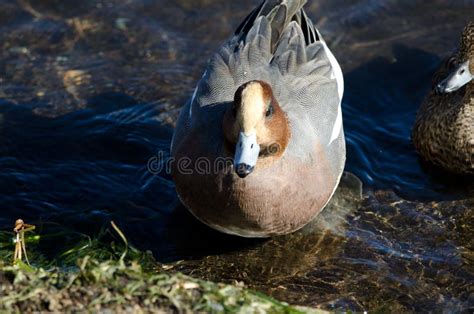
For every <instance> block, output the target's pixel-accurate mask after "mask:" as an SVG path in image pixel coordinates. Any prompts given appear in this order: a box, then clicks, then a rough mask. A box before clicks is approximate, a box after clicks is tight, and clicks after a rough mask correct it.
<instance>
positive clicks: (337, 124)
mask: <svg viewBox="0 0 474 314" xmlns="http://www.w3.org/2000/svg"><path fill="white" fill-rule="evenodd" d="M320 38H321V36H320ZM321 43H322V44H323V47H324V51H325V52H326V56H327V57H328V59H329V62H330V63H331V68H332V74H331V78H336V82H337V93H338V95H339V106H338V108H337V117H336V121H334V126H333V128H332V134H331V140H330V141H329V144H328V145H331V144H332V142H334V141H335V140H336V139H337V138H338V137H339V135H340V134H341V132H342V110H341V102H342V96H343V95H344V76H343V75H342V70H341V66H340V65H339V63H338V62H337V60H336V57H334V55H333V54H332V52H331V50H329V48H328V46H327V45H326V42H324V40H323V39H322V38H321Z"/></svg>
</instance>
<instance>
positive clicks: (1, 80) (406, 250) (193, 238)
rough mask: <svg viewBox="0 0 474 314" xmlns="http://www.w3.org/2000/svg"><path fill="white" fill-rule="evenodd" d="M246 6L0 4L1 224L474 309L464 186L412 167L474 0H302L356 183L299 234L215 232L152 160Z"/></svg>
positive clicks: (280, 283) (316, 298)
mask: <svg viewBox="0 0 474 314" xmlns="http://www.w3.org/2000/svg"><path fill="white" fill-rule="evenodd" d="M79 3H80V4H79ZM257 3H258V1H256V0H254V1H251V0H242V1H217V0H198V1H185V0H175V1H165V0H155V1H151V0H136V1H125V0H115V1H80V2H79V1H72V0H67V1H66V0H29V1H28V0H21V1H10V0H0V44H1V50H0V169H1V170H2V171H1V172H0V228H1V229H2V230H10V229H11V227H12V224H13V221H14V220H15V219H16V218H19V217H21V218H23V219H24V220H25V221H27V222H30V223H35V224H37V225H38V226H40V228H39V229H40V232H44V233H48V232H49V231H48V226H49V225H50V224H52V223H58V224H60V225H61V226H63V227H64V228H68V229H70V230H76V231H78V232H82V233H87V234H90V235H93V234H94V233H95V232H98V231H99V230H100V229H101V228H102V227H103V226H104V225H105V224H107V223H108V222H109V221H110V220H111V219H115V220H116V221H117V223H118V224H119V225H120V226H121V227H122V228H123V230H124V231H125V233H126V234H127V236H128V237H129V238H130V239H131V240H132V242H133V243H134V244H135V245H136V246H138V247H140V248H142V249H150V250H152V251H153V253H154V255H155V257H156V258H157V259H158V260H159V261H162V262H176V261H178V260H182V261H181V262H179V263H177V264H176V263H174V264H172V265H173V269H177V270H180V271H183V272H186V273H190V274H192V275H194V276H198V277H202V278H206V279H212V280H216V281H227V282H232V281H234V280H237V281H244V282H245V283H246V284H248V285H249V286H251V287H253V288H255V289H258V290H261V291H264V292H266V293H269V294H271V295H273V296H275V297H277V298H279V299H282V300H286V301H289V302H292V303H296V304H302V305H311V306H322V307H323V308H328V309H331V308H339V309H352V310H359V311H360V310H364V309H380V310H392V311H422V310H424V311H429V310H431V311H442V310H447V311H468V309H469V307H471V309H472V307H473V306H474V290H473V281H474V267H473V262H474V255H473V254H474V253H473V252H474V251H473V249H474V242H473V240H472V239H473V237H474V223H473V222H474V200H473V199H474V184H473V182H472V180H469V179H465V180H459V179H456V178H449V177H448V176H446V175H443V174H437V173H434V172H433V171H432V169H428V168H425V167H422V166H421V165H420V163H419V161H418V159H417V156H416V154H415V152H414V149H413V146H412V144H411V142H410V130H411V125H412V123H413V121H414V116H415V113H416V110H417V108H418V106H419V104H420V102H421V101H422V99H423V97H424V95H425V94H426V93H427V91H428V89H429V88H430V85H431V77H432V75H433V73H434V71H435V70H436V68H437V66H438V64H439V62H440V61H441V60H442V59H443V58H445V57H447V56H449V54H450V53H451V52H453V50H454V49H455V48H456V46H457V43H458V40H459V34H460V32H461V30H462V28H463V26H464V25H465V24H466V23H467V22H468V21H469V20H472V19H474V1H469V0H464V1H463V0H457V1H455V0H451V1H449V0H444V1H441V0H437V1H436V0H435V1H416V0H398V1H395V0H378V1H371V0H365V1H362V0H358V1H356V0H349V1H343V0H320V1H316V0H313V1H310V3H309V4H308V9H307V10H308V13H309V15H310V16H311V17H312V18H313V20H314V21H315V22H316V24H317V26H318V27H319V28H320V29H321V31H322V33H323V35H324V36H325V38H326V39H327V41H328V43H329V45H330V47H332V50H333V52H334V54H335V55H336V57H337V58H338V60H339V61H340V63H341V65H342V68H343V71H344V73H345V79H346V94H345V98H344V101H343V110H344V126H345V132H346V138H347V144H348V161H347V167H346V170H347V171H349V172H352V173H354V174H355V175H356V176H357V177H358V178H360V179H361V180H362V182H363V185H364V189H363V195H362V196H361V193H362V192H361V186H360V184H359V181H358V180H357V179H356V178H354V177H353V176H350V175H348V176H347V177H346V178H345V179H344V182H343V184H342V186H341V188H340V190H341V191H340V192H339V193H338V194H337V197H336V198H335V200H333V202H332V204H331V205H330V207H329V208H328V210H326V212H325V214H324V215H323V216H321V217H320V218H319V219H318V220H317V221H315V222H314V223H313V224H312V225H311V226H309V227H307V228H306V229H305V230H303V231H302V232H299V233H297V234H294V235H291V236H287V237H281V238H276V239H272V240H269V241H252V240H241V239H236V238H233V237H229V236H225V235H221V234H219V233H217V232H214V231H212V230H209V229H208V228H206V227H204V226H202V225H201V224H200V223H198V222H196V221H195V220H194V218H192V217H191V216H190V215H189V214H188V213H187V212H186V211H185V210H184V209H183V208H182V206H181V205H179V202H178V200H177V197H176V193H175V191H174V185H173V182H172V180H171V178H170V176H169V175H168V174H166V173H164V172H163V171H162V172H160V173H159V174H158V175H155V174H153V173H151V172H150V171H149V170H148V167H147V163H148V161H149V160H150V158H153V157H154V156H157V155H158V154H159V152H163V153H164V155H165V156H167V155H168V153H169V144H170V140H171V135H172V132H173V123H174V121H175V119H176V116H177V114H178V111H179V108H180V106H181V105H182V104H183V103H184V101H185V100H186V99H187V97H188V96H189V95H190V94H191V93H192V90H193V89H194V85H195V83H196V81H197V79H198V78H199V77H200V76H201V72H202V71H203V68H204V65H205V62H206V60H207V58H208V57H209V56H210V55H211V53H212V52H213V51H214V50H215V49H217V47H218V46H219V45H220V44H221V43H222V42H223V41H224V40H225V39H226V38H227V36H228V35H229V34H230V33H231V32H232V31H233V29H234V28H235V27H236V26H237V25H238V24H239V22H240V20H241V19H242V18H243V17H244V16H245V15H246V14H247V13H248V12H249V11H250V10H251V9H252V8H253V7H254V6H255V5H256V4H257Z"/></svg>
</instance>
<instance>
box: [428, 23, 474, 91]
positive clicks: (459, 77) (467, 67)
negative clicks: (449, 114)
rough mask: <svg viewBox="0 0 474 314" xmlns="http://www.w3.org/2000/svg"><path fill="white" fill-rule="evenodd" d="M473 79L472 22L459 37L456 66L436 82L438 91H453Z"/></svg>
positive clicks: (473, 48)
mask: <svg viewBox="0 0 474 314" xmlns="http://www.w3.org/2000/svg"><path fill="white" fill-rule="evenodd" d="M473 79H474V22H471V23H470V24H469V25H467V26H466V28H465V29H464V32H463V34H462V38H461V45H460V50H459V55H458V58H457V66H455V67H454V69H453V70H451V72H450V74H449V75H448V77H447V78H445V79H444V80H443V81H441V83H439V84H438V86H437V90H438V92H440V93H451V92H454V91H456V90H458V89H460V88H461V87H463V86H464V85H466V84H468V83H469V82H471V81H472V80H473Z"/></svg>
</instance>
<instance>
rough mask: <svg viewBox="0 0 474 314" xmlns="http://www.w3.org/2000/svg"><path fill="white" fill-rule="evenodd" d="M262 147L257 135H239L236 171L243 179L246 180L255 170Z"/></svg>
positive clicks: (235, 162) (235, 161)
mask: <svg viewBox="0 0 474 314" xmlns="http://www.w3.org/2000/svg"><path fill="white" fill-rule="evenodd" d="M259 153H260V146H259V145H258V143H257V135H256V134H255V133H253V134H251V135H248V136H247V135H245V134H244V133H243V132H240V134H239V140H238V142H237V146H236V147H235V156H234V170H235V172H236V173H237V175H238V176H239V177H241V178H245V177H246V176H248V175H249V174H251V173H252V171H253V170H254V169H255V165H256V164H257V160H258V154H259Z"/></svg>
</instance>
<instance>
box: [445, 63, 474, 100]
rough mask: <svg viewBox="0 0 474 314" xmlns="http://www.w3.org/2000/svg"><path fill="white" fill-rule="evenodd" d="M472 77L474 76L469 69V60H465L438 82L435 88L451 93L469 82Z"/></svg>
mask: <svg viewBox="0 0 474 314" xmlns="http://www.w3.org/2000/svg"><path fill="white" fill-rule="evenodd" d="M473 78H474V76H473V75H472V74H471V72H470V71H469V61H466V62H464V63H462V64H460V65H459V66H457V67H456V68H455V69H454V70H453V71H452V72H451V74H450V75H449V76H448V77H447V78H445V79H444V80H443V81H442V82H441V83H439V84H438V86H437V90H438V92H439V93H451V92H454V91H457V90H458V89H460V88H461V87H463V86H464V85H466V84H467V83H469V82H470V81H471V80H472V79H473Z"/></svg>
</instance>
